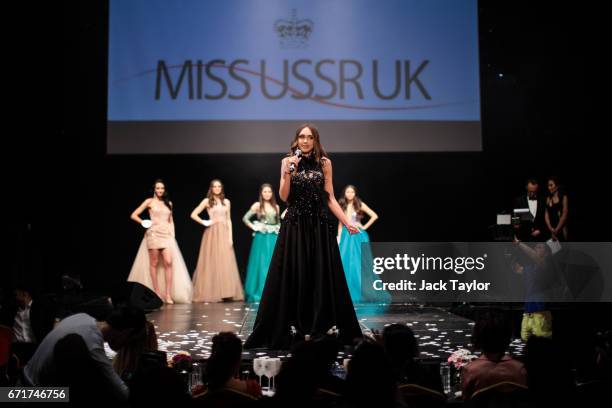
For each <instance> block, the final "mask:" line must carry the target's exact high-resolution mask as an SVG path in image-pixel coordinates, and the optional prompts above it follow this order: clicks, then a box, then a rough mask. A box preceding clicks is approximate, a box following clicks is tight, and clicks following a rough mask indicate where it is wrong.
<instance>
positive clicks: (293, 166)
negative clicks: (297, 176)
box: [289, 149, 302, 173]
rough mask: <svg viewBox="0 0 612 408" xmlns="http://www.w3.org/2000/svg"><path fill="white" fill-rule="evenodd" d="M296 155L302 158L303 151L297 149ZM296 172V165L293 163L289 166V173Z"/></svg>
mask: <svg viewBox="0 0 612 408" xmlns="http://www.w3.org/2000/svg"><path fill="white" fill-rule="evenodd" d="M293 154H294V155H295V157H300V156H301V155H302V151H301V150H300V149H295V152H294V153H293ZM294 171H295V164H294V163H291V164H290V165H289V172H290V173H293V172H294Z"/></svg>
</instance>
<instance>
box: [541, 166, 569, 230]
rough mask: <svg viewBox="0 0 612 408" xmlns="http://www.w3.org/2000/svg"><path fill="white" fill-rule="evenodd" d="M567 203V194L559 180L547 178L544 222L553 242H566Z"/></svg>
mask: <svg viewBox="0 0 612 408" xmlns="http://www.w3.org/2000/svg"><path fill="white" fill-rule="evenodd" d="M567 201H568V200H567V194H566V193H565V191H564V189H563V188H562V187H561V185H560V184H559V179H558V178H557V177H549V178H548V197H547V198H546V212H545V213H544V220H545V221H546V226H547V227H548V231H550V236H551V238H552V239H553V241H567V213H568V208H567Z"/></svg>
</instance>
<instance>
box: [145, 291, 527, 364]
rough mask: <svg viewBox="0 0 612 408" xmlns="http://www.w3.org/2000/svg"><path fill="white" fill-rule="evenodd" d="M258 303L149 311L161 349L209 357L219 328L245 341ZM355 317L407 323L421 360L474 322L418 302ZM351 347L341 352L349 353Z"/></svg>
mask: <svg viewBox="0 0 612 408" xmlns="http://www.w3.org/2000/svg"><path fill="white" fill-rule="evenodd" d="M257 305H258V304H257V303H245V302H226V303H193V304H174V305H164V306H163V307H162V308H161V309H160V310H157V311H154V312H151V313H150V314H149V315H148V318H149V320H150V321H152V322H153V324H154V325H155V329H156V333H157V337H158V344H159V349H160V350H162V351H166V352H167V353H168V356H169V357H170V356H172V355H174V354H176V353H177V352H179V351H187V352H189V353H190V354H191V355H192V357H193V358H194V359H206V358H208V356H209V355H210V349H211V346H212V337H213V336H214V335H215V334H216V333H218V332H220V331H233V332H235V333H237V334H238V336H239V337H240V338H241V339H243V340H246V338H247V337H248V336H249V334H250V333H251V331H252V328H253V323H254V321H255V316H256V314H257ZM355 311H356V312H357V318H358V319H359V323H360V325H361V328H362V331H363V332H364V333H365V334H368V333H370V332H371V331H372V330H378V331H380V332H382V330H383V329H384V327H385V326H386V325H389V324H392V323H402V324H406V325H408V326H410V327H411V329H412V330H413V331H414V334H415V337H416V338H417V341H418V343H419V351H420V359H421V360H424V361H432V362H434V361H436V362H437V361H441V360H446V359H447V358H448V356H449V355H450V354H451V353H452V352H453V351H455V350H457V349H459V348H467V347H468V345H469V344H470V338H471V334H472V327H473V325H474V322H473V321H471V320H469V319H467V318H465V317H461V316H458V315H456V314H453V313H450V312H449V311H447V310H446V309H444V308H441V307H431V306H423V305H416V304H387V305H383V304H381V305H372V304H360V305H356V306H355ZM523 347H524V344H523V342H522V341H521V340H520V339H514V340H513V341H512V343H511V345H510V351H511V353H512V355H514V356H520V355H522V350H523ZM350 352H351V348H350V347H347V348H345V350H344V351H343V352H340V353H339V357H342V356H345V355H348V356H350ZM286 353H287V352H286V351H284V352H283V351H279V350H262V349H253V350H245V351H244V353H243V358H244V359H245V360H250V359H252V358H253V357H255V356H259V355H269V356H278V357H285V355H286Z"/></svg>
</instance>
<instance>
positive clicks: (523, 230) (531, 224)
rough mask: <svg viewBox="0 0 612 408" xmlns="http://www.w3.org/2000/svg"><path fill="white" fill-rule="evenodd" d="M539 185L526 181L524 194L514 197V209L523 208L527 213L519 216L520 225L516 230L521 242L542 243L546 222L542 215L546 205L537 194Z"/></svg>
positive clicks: (534, 181)
mask: <svg viewBox="0 0 612 408" xmlns="http://www.w3.org/2000/svg"><path fill="white" fill-rule="evenodd" d="M538 190H539V185H538V181H537V180H536V179H529V180H527V185H526V194H523V195H520V196H519V197H516V199H515V200H514V207H513V208H514V209H518V208H525V209H529V212H528V213H526V214H523V215H521V224H520V226H519V227H518V228H517V231H516V235H517V237H518V238H519V239H520V240H522V241H544V240H545V233H546V231H547V229H546V222H545V220H544V213H545V212H546V203H545V201H544V198H543V197H541V196H540V195H539V194H538Z"/></svg>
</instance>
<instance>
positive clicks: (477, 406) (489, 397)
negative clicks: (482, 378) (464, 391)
mask: <svg viewBox="0 0 612 408" xmlns="http://www.w3.org/2000/svg"><path fill="white" fill-rule="evenodd" d="M467 403H468V405H467V406H469V407H474V408H488V407H491V408H493V407H495V408H523V407H525V408H527V407H528V406H529V395H528V390H527V387H526V386H524V385H522V384H519V383H515V382H511V381H502V382H499V383H497V384H493V385H490V386H488V387H485V388H481V389H479V390H476V391H474V394H472V398H471V399H469V400H468V401H467Z"/></svg>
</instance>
